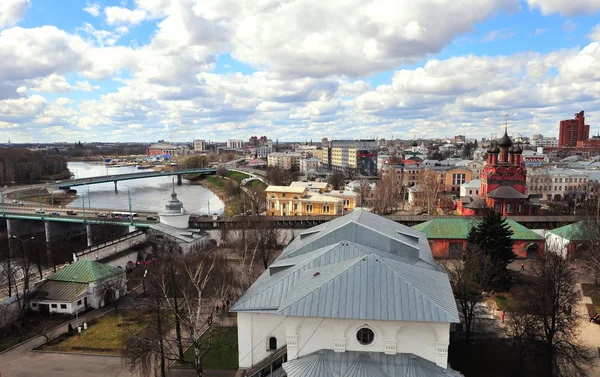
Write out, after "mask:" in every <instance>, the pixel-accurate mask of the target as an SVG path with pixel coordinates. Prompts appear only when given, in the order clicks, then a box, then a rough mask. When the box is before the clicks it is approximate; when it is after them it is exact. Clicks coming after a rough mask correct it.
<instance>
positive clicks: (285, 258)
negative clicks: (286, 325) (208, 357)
mask: <svg viewBox="0 0 600 377" xmlns="http://www.w3.org/2000/svg"><path fill="white" fill-rule="evenodd" d="M232 311H234V312H244V311H249V312H259V313H271V314H276V315H284V316H310V317H321V318H345V319H374V320H396V321H429V322H450V323H453V322H458V321H459V317H458V311H457V309H456V302H455V300H454V295H453V294H452V290H451V288H450V283H449V280H448V276H447V275H446V273H445V272H444V271H443V270H442V268H441V267H439V266H438V265H437V264H436V263H435V262H434V261H433V258H432V256H431V250H430V248H429V244H428V243H427V240H426V238H425V236H424V235H423V233H420V232H417V231H415V230H413V229H410V228H408V227H406V226H403V225H400V224H398V223H395V222H394V221H391V220H388V219H385V218H383V217H380V216H377V215H374V214H372V213H369V212H367V211H364V210H357V211H356V212H353V213H351V214H349V215H346V216H343V217H340V218H337V219H335V220H332V221H330V222H328V223H325V224H321V225H319V226H316V227H314V228H311V229H308V230H307V231H305V232H303V233H301V234H300V236H299V237H297V238H296V239H295V240H294V241H293V242H292V243H290V245H289V246H288V247H287V248H286V249H285V250H284V252H283V253H282V255H281V256H280V257H279V258H277V259H276V260H275V261H274V262H273V263H272V264H271V266H269V268H268V269H267V271H265V272H264V273H263V274H262V275H261V276H260V277H259V278H258V280H257V281H256V282H255V283H254V284H253V285H252V286H251V287H250V288H249V289H248V290H247V291H246V292H245V293H244V294H243V295H242V297H240V299H239V300H238V301H237V302H236V303H235V304H234V306H233V307H232Z"/></svg>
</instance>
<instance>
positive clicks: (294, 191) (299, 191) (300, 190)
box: [265, 186, 306, 194]
mask: <svg viewBox="0 0 600 377" xmlns="http://www.w3.org/2000/svg"><path fill="white" fill-rule="evenodd" d="M304 191H306V187H304V186H269V187H267V188H266V189H265V192H286V193H287V192H289V193H292V194H302V193H304Z"/></svg>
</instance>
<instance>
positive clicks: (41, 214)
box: [38, 186, 46, 218]
mask: <svg viewBox="0 0 600 377" xmlns="http://www.w3.org/2000/svg"><path fill="white" fill-rule="evenodd" d="M45 188H46V186H44V187H42V188H41V189H39V190H38V196H39V198H40V216H42V218H44V205H43V204H42V190H43V189H45Z"/></svg>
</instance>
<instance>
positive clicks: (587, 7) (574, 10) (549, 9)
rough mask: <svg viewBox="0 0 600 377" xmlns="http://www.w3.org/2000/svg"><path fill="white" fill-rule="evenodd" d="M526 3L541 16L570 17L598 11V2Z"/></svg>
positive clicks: (552, 0) (545, 0)
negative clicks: (554, 14)
mask: <svg viewBox="0 0 600 377" xmlns="http://www.w3.org/2000/svg"><path fill="white" fill-rule="evenodd" d="M527 3H528V4H529V7H530V8H531V9H539V10H540V12H541V13H542V14H543V15H549V14H552V13H560V14H562V15H565V16H568V17H571V16H577V15H583V14H593V13H596V12H598V11H600V0H527Z"/></svg>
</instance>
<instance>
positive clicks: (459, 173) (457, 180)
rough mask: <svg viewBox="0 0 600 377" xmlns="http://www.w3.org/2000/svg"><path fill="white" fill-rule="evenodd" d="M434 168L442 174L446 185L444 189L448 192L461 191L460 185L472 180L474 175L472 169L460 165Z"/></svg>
mask: <svg viewBox="0 0 600 377" xmlns="http://www.w3.org/2000/svg"><path fill="white" fill-rule="evenodd" d="M432 170H436V171H437V172H438V174H440V176H441V178H442V183H443V185H444V191H446V192H455V193H458V192H459V191H460V185H462V184H463V183H466V182H470V181H471V179H472V176H473V173H472V172H471V170H469V169H467V168H466V167H460V166H459V167H453V168H450V169H447V168H446V169H444V168H443V167H438V169H435V168H432Z"/></svg>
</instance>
